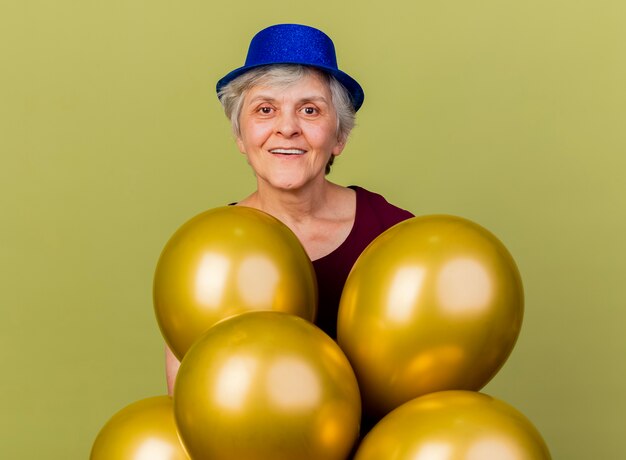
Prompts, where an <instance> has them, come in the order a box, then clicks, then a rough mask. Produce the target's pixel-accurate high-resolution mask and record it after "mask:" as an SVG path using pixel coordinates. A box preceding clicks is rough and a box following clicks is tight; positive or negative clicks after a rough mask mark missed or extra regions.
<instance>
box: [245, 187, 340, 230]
mask: <svg viewBox="0 0 626 460" xmlns="http://www.w3.org/2000/svg"><path fill="white" fill-rule="evenodd" d="M336 187H338V186H337V185H335V184H333V183H331V182H329V181H327V180H326V179H324V180H323V181H320V182H319V183H315V184H309V185H308V186H307V187H303V188H299V189H294V190H284V189H276V188H274V187H271V186H268V185H267V184H264V183H259V184H258V189H257V191H256V192H254V193H253V194H252V195H250V196H249V197H248V198H246V199H245V200H243V201H242V202H241V203H240V204H242V205H244V206H250V207H253V208H256V209H260V210H261V211H264V212H266V213H268V214H270V215H272V216H274V217H276V218H277V219H279V220H281V221H282V222H284V223H285V224H287V225H288V226H290V227H291V226H298V225H300V224H303V223H306V222H308V221H310V220H312V219H315V218H316V217H317V216H320V215H321V214H323V213H324V210H325V209H326V205H327V203H328V202H329V200H330V195H331V194H332V193H333V191H334V189H335V188H336Z"/></svg>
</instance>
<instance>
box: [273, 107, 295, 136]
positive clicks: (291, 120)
mask: <svg viewBox="0 0 626 460" xmlns="http://www.w3.org/2000/svg"><path fill="white" fill-rule="evenodd" d="M274 131H275V133H276V134H280V135H282V136H283V137H286V138H290V137H293V136H297V135H298V134H300V123H299V120H298V117H297V116H296V114H294V113H292V112H290V111H283V112H280V113H279V115H278V117H276V125H275V128H274Z"/></svg>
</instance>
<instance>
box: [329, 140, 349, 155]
mask: <svg viewBox="0 0 626 460" xmlns="http://www.w3.org/2000/svg"><path fill="white" fill-rule="evenodd" d="M345 147H346V141H345V140H341V139H339V140H337V143H336V144H335V146H334V147H333V149H332V151H331V152H330V153H331V154H332V155H333V156H335V157H337V156H339V155H341V152H343V149H344V148H345Z"/></svg>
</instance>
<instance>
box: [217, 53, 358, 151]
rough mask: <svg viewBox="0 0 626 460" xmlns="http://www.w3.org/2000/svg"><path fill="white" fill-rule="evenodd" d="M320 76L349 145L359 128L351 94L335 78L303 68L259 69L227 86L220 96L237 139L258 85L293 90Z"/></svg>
mask: <svg viewBox="0 0 626 460" xmlns="http://www.w3.org/2000/svg"><path fill="white" fill-rule="evenodd" d="M311 74H317V75H319V76H320V77H321V78H323V79H324V81H326V82H328V86H329V88H330V94H331V97H332V103H333V106H334V107H335V112H336V113H337V138H338V139H339V140H341V141H342V142H345V141H346V140H347V139H348V136H349V135H350V131H352V128H354V124H355V114H356V112H355V110H354V106H353V105H352V100H351V99H350V93H348V90H347V89H346V88H345V87H344V86H343V85H342V84H341V83H339V81H338V80H337V79H336V78H335V77H333V76H332V75H330V74H328V73H326V72H323V71H320V70H317V69H315V68H313V67H307V66H303V65H299V64H274V65H267V66H261V67H257V68H255V69H252V70H249V71H248V72H246V73H244V74H243V75H240V76H239V77H237V78H235V79H234V80H233V81H231V82H230V83H228V84H227V85H225V86H224V87H223V88H222V89H221V90H220V91H219V93H218V94H217V97H218V98H219V99H220V102H221V103H222V106H223V107H224V113H226V116H227V117H228V119H229V120H230V123H231V125H232V127H233V132H234V133H235V135H236V136H237V137H239V136H240V135H241V128H240V126H239V117H240V115H241V108H242V106H243V100H244V98H245V97H246V93H247V92H248V90H249V89H250V88H252V87H253V86H256V85H260V84H262V85H269V86H289V85H291V84H293V83H296V82H297V81H298V80H300V79H301V78H303V77H305V76H307V75H311Z"/></svg>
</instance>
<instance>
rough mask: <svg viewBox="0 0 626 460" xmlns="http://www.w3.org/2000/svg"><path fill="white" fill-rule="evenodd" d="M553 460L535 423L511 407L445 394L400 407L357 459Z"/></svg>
mask: <svg viewBox="0 0 626 460" xmlns="http://www.w3.org/2000/svg"><path fill="white" fill-rule="evenodd" d="M391 458H393V460H433V459H437V460H550V458H551V457H550V452H549V451H548V446H547V445H546V443H545V441H544V440H543V438H542V437H541V434H540V433H539V432H538V431H537V429H536V428H535V427H534V426H533V424H532V423H531V422H530V421H529V420H528V419H527V418H526V417H525V416H524V415H523V414H521V413H520V412H518V411H517V410H516V409H514V408H513V407H511V406H509V405H508V404H506V403H504V402H502V401H499V400H497V399H495V398H492V397H491V396H487V395H485V394H482V393H473V392H471V391H442V392H438V393H432V394H428V395H425V396H421V397H419V398H417V399H414V400H412V401H409V402H407V403H405V404H403V405H402V406H400V407H398V408H397V409H395V410H394V411H392V412H391V413H389V414H388V415H387V416H386V417H385V418H383V419H382V420H381V421H380V422H378V424H377V425H376V426H375V427H374V428H373V429H372V431H370V432H369V434H368V435H367V436H366V437H365V439H363V442H362V443H361V445H360V446H359V448H358V450H357V452H356V455H355V457H354V460H381V459H391Z"/></svg>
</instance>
